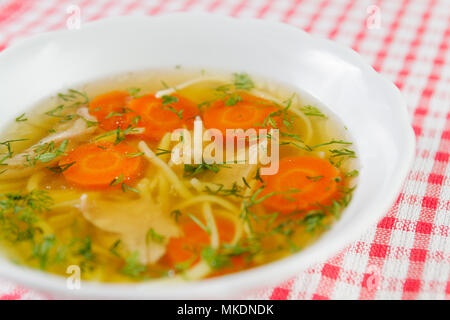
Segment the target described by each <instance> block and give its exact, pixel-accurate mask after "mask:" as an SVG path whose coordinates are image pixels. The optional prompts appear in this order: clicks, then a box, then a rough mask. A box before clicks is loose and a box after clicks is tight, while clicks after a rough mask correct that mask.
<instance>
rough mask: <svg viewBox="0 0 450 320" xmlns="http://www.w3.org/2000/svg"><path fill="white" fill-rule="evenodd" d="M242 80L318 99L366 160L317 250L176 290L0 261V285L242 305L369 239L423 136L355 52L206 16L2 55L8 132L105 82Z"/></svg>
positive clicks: (299, 34) (49, 40) (50, 38)
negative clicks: (165, 71)
mask: <svg viewBox="0 0 450 320" xmlns="http://www.w3.org/2000/svg"><path fill="white" fill-rule="evenodd" d="M178 64H181V65H183V66H186V67H201V68H205V69H212V70H229V71H230V72H241V71H245V72H248V73H249V74H254V75H260V76H263V77H265V78H269V79H273V80H275V81H281V82H283V83H288V84H290V85H292V86H293V87H294V88H299V89H302V90H305V91H306V92H308V93H310V94H311V95H313V96H314V97H316V98H317V99H319V100H320V101H321V102H323V103H324V104H325V105H326V106H328V107H329V108H330V109H331V110H332V111H333V112H334V113H336V114H337V115H338V116H339V117H340V118H341V119H342V120H343V122H344V123H345V125H346V126H347V127H348V130H349V131H350V132H351V134H352V136H353V137H354V140H355V142H356V145H357V149H358V151H359V161H360V165H361V170H360V176H359V181H358V188H357V190H356V191H355V193H354V197H353V200H352V202H351V203H350V205H349V207H348V208H347V209H346V210H345V212H344V214H343V216H342V218H341V219H340V220H339V221H338V222H337V223H336V224H335V225H334V226H333V227H332V228H331V230H330V231H328V232H327V233H325V234H324V235H323V236H322V237H321V238H320V239H319V240H318V241H317V242H315V243H314V244H313V245H311V246H310V247H308V248H307V249H305V250H303V251H301V252H299V253H296V254H294V255H292V256H290V257H288V258H286V259H282V260H279V261H277V262H274V263H271V264H268V265H264V266H261V267H258V268H255V269H252V270H249V271H244V272H240V273H236V274H232V275H228V276H224V277H219V278H216V279H209V280H202V281H198V282H186V283H181V284H176V285H169V284H163V283H157V282H154V283H152V282H146V283H141V284H103V283H93V282H83V283H82V286H81V289H80V290H75V291H69V290H68V289H67V287H66V279H64V278H63V277H58V276H54V275H51V274H46V273H43V272H41V271H38V270H31V269H29V268H26V267H20V266H17V265H14V264H13V263H11V262H9V261H8V260H7V259H5V258H0V277H3V278H8V279H11V280H13V281H17V282H20V283H22V284H24V285H26V286H29V287H34V288H37V289H40V290H43V291H46V292H50V293H53V294H58V295H59V296H61V295H64V296H67V295H69V296H79V297H85V298H138V299H139V298H152V299H157V298H223V297H240V296H242V295H245V294H246V293H247V292H249V291H250V290H253V289H255V288H258V287H263V286H269V285H274V284H276V283H279V282H281V281H282V280H285V279H287V278H288V277H291V276H293V275H295V274H296V273H298V272H300V271H301V270H302V269H303V268H305V267H307V266H309V265H311V264H313V263H316V262H318V261H321V260H323V259H325V258H327V257H329V256H330V255H332V254H333V253H336V252H337V251H338V250H339V249H342V248H343V247H344V245H345V244H347V243H349V242H350V241H351V240H356V238H357V237H358V236H359V235H361V233H362V232H364V231H365V230H366V229H367V228H368V227H369V226H370V225H372V224H374V223H375V222H376V221H377V220H378V219H379V218H381V216H382V215H383V214H385V213H386V212H387V210H388V209H389V207H390V206H391V205H392V203H393V202H394V200H395V198H396V196H397V194H398V192H399V189H400V187H401V185H402V182H403V180H404V179H405V177H406V174H407V172H408V169H409V168H410V165H411V163H412V160H413V155H414V145H415V139H414V134H413V131H412V129H411V126H410V124H409V120H408V114H407V111H406V106H405V103H404V101H403V100H402V97H401V95H400V92H399V91H398V89H397V88H396V87H395V86H394V85H393V84H392V83H390V82H388V81H386V80H385V79H384V78H383V77H382V76H380V75H379V74H377V73H376V72H375V71H374V70H373V69H372V68H371V67H370V66H369V65H367V64H366V63H365V62H364V61H363V60H362V58H361V57H360V56H359V55H358V54H357V53H356V52H354V51H352V50H350V49H347V48H345V47H342V46H340V45H338V44H336V43H334V42H331V41H329V40H326V39H321V38H317V37H312V36H310V35H308V34H307V33H305V32H303V31H301V30H299V29H296V28H294V27H290V26H287V25H283V24H279V23H273V22H266V21H260V20H251V19H245V20H244V19H242V20H236V19H233V18H228V17H222V16H215V15H207V14H181V13H180V14H178V13H177V14H171V15H166V16H159V17H156V18H153V17H152V18H150V17H126V18H125V17H122V18H112V19H106V20H101V21H98V22H93V23H89V24H86V25H83V26H82V28H81V29H80V30H77V31H58V32H51V33H47V34H43V35H39V36H36V37H33V38H31V39H27V40H25V41H22V42H21V43H19V44H16V45H14V46H12V47H11V48H8V49H7V50H5V51H4V52H2V53H1V54H0V70H1V72H0V83H1V86H0V101H1V102H2V109H1V111H0V112H1V117H0V127H4V126H5V124H7V123H8V122H11V121H13V120H14V118H15V117H17V116H18V115H20V114H21V113H23V112H24V111H26V110H27V108H30V107H31V106H32V105H33V104H34V103H35V102H36V101H38V100H41V99H42V98H44V97H48V96H50V95H52V94H54V93H55V92H58V91H61V89H65V88H67V87H71V86H74V85H78V84H82V83H87V82H90V81H92V80H93V79H97V78H104V77H107V76H111V75H115V74H120V73H123V72H128V71H139V70H146V69H152V68H158V69H161V68H164V67H167V68H173V66H175V65H178Z"/></svg>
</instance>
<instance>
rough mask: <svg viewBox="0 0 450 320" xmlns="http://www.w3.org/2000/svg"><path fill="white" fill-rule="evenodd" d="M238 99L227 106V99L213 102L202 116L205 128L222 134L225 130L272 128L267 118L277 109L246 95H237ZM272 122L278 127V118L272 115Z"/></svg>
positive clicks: (263, 100) (262, 100)
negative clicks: (216, 130) (217, 130)
mask: <svg viewBox="0 0 450 320" xmlns="http://www.w3.org/2000/svg"><path fill="white" fill-rule="evenodd" d="M239 97H240V99H241V100H239V101H237V103H236V104H234V105H227V101H228V99H227V98H225V99H221V100H217V101H216V102H214V103H213V105H212V106H211V107H210V108H208V109H207V110H206V111H205V112H204V114H203V121H204V123H205V127H206V128H215V129H219V130H220V131H221V132H222V133H223V134H225V133H226V129H244V130H247V129H250V128H254V129H257V128H261V127H262V126H263V125H264V124H265V128H271V127H273V125H271V123H270V122H269V121H267V118H268V116H269V115H271V114H273V113H274V112H276V111H278V110H279V109H278V108H277V107H275V106H273V104H271V102H270V101H268V100H265V99H262V98H258V97H255V96H252V95H250V94H247V93H239ZM272 120H273V121H274V122H276V124H277V126H278V125H279V123H280V117H279V116H276V115H274V116H273V118H272Z"/></svg>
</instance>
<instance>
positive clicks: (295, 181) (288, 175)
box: [258, 156, 340, 213]
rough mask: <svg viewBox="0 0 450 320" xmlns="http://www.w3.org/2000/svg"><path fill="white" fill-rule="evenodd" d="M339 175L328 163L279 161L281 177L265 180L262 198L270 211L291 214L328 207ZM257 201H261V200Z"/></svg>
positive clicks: (302, 158) (303, 158)
mask: <svg viewBox="0 0 450 320" xmlns="http://www.w3.org/2000/svg"><path fill="white" fill-rule="evenodd" d="M338 177H340V174H339V171H338V170H337V169H336V168H335V167H333V166H332V165H331V164H330V162H328V161H327V160H326V159H322V158H318V157H311V156H298V157H288V158H284V159H282V160H280V163H279V170H278V173H277V174H275V175H271V176H265V177H263V179H264V182H265V183H266V186H265V188H264V189H263V190H262V191H261V194H260V196H259V197H264V196H268V197H267V198H266V199H265V200H264V201H263V202H262V203H263V205H264V207H265V208H266V209H268V210H271V211H277V212H281V213H291V212H293V211H296V210H308V209H312V208H315V207H317V204H318V203H319V204H324V205H326V204H327V203H328V202H329V201H330V200H331V198H332V197H333V196H334V195H335V194H336V192H337V186H338V182H337V180H339V179H336V178H338ZM259 197H258V198H259Z"/></svg>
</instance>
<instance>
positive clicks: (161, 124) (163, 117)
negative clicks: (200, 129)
mask: <svg viewBox="0 0 450 320" xmlns="http://www.w3.org/2000/svg"><path fill="white" fill-rule="evenodd" d="M129 107H130V109H132V110H134V111H135V112H136V113H137V114H138V115H139V116H140V119H139V121H138V124H137V126H138V127H144V128H145V132H144V133H143V137H144V138H147V139H149V140H159V139H161V138H162V137H163V136H164V134H165V133H166V132H171V131H173V130H175V129H179V128H182V127H183V126H184V125H185V126H186V127H187V128H188V129H191V128H192V126H193V123H194V119H195V116H196V115H198V108H197V106H196V105H195V104H194V103H193V102H192V101H190V100H189V99H187V98H184V97H182V96H180V95H178V94H173V95H170V96H163V98H156V97H155V96H154V95H146V96H142V97H140V98H137V99H134V100H133V101H131V103H130V105H129Z"/></svg>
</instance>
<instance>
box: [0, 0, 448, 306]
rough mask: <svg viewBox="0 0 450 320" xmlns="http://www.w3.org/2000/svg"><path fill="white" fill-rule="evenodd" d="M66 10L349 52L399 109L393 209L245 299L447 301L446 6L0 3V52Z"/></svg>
mask: <svg viewBox="0 0 450 320" xmlns="http://www.w3.org/2000/svg"><path fill="white" fill-rule="evenodd" d="M71 5H76V6H78V7H79V8H80V14H81V27H82V24H83V23H85V22H87V21H91V20H96V19H100V18H103V17H108V16H117V15H142V14H146V15H157V14H163V13H167V12H173V11H207V12H211V13H215V14H221V15H231V16H235V17H257V18H260V19H268V20H278V21H282V22H284V23H289V24H292V25H294V26H296V27H298V28H301V29H304V30H306V31H308V32H310V33H311V34H314V35H319V36H324V37H327V38H330V39H333V40H335V41H338V42H341V43H343V44H344V45H346V46H349V47H352V48H353V49H355V50H356V51H358V52H359V53H360V54H361V55H362V56H363V57H364V59H365V60H366V61H367V62H368V63H370V64H371V65H372V66H373V67H374V68H375V69H376V70H377V71H378V72H380V73H382V74H383V75H384V76H386V77H388V78H389V79H390V80H391V81H392V82H394V83H395V84H396V85H397V86H398V87H399V88H400V90H401V91H402V93H403V95H404V97H405V99H406V101H407V104H408V110H409V114H410V117H411V122H412V124H413V127H414V130H415V133H416V137H417V150H416V159H415V162H414V165H413V168H412V170H411V171H410V173H409V176H408V178H407V180H406V181H405V183H404V186H403V189H402V191H401V193H400V195H399V197H398V199H397V201H396V203H395V205H394V206H393V207H392V208H391V209H390V210H389V212H386V215H385V216H384V217H383V218H382V219H381V220H380V221H379V222H378V224H377V225H374V226H372V227H370V228H369V229H367V230H361V234H362V236H361V238H360V239H359V240H357V241H356V242H353V243H351V244H349V245H348V246H347V247H346V248H344V249H343V250H342V251H341V252H339V253H337V254H336V256H334V257H332V258H331V259H330V260H328V261H323V262H322V263H320V264H318V265H314V266H311V268H309V269H307V270H298V274H297V276H295V277H294V278H292V279H289V280H288V281H286V282H285V283H280V284H279V285H278V286H276V287H273V288H266V289H264V290H261V291H258V292H255V293H254V294H253V295H251V296H248V297H247V298H262V299H449V298H450V279H449V276H450V167H449V154H450V89H449V88H450V50H449V46H450V0H384V1H383V0H358V1H356V0H277V1H275V0H150V1H131V0H130V1H126V0H112V1H106V0H40V1H37V0H36V1H34V0H21V1H19V0H0V50H3V49H5V48H6V47H8V46H9V45H11V44H12V43H14V42H15V41H17V40H18V39H20V38H23V37H28V36H30V35H33V34H36V33H41V32H45V31H49V30H55V29H62V28H66V27H67V20H68V18H69V17H70V16H71V14H73V8H72V9H70V6H71ZM0 72H1V70H0ZM0 88H1V86H0ZM0 90H1V89H0ZM38 298H44V299H47V298H51V297H48V296H46V295H44V294H42V293H39V292H35V291H32V290H29V289H27V288H23V287H21V286H18V285H16V284H13V283H10V282H8V281H7V280H0V299H38Z"/></svg>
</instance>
